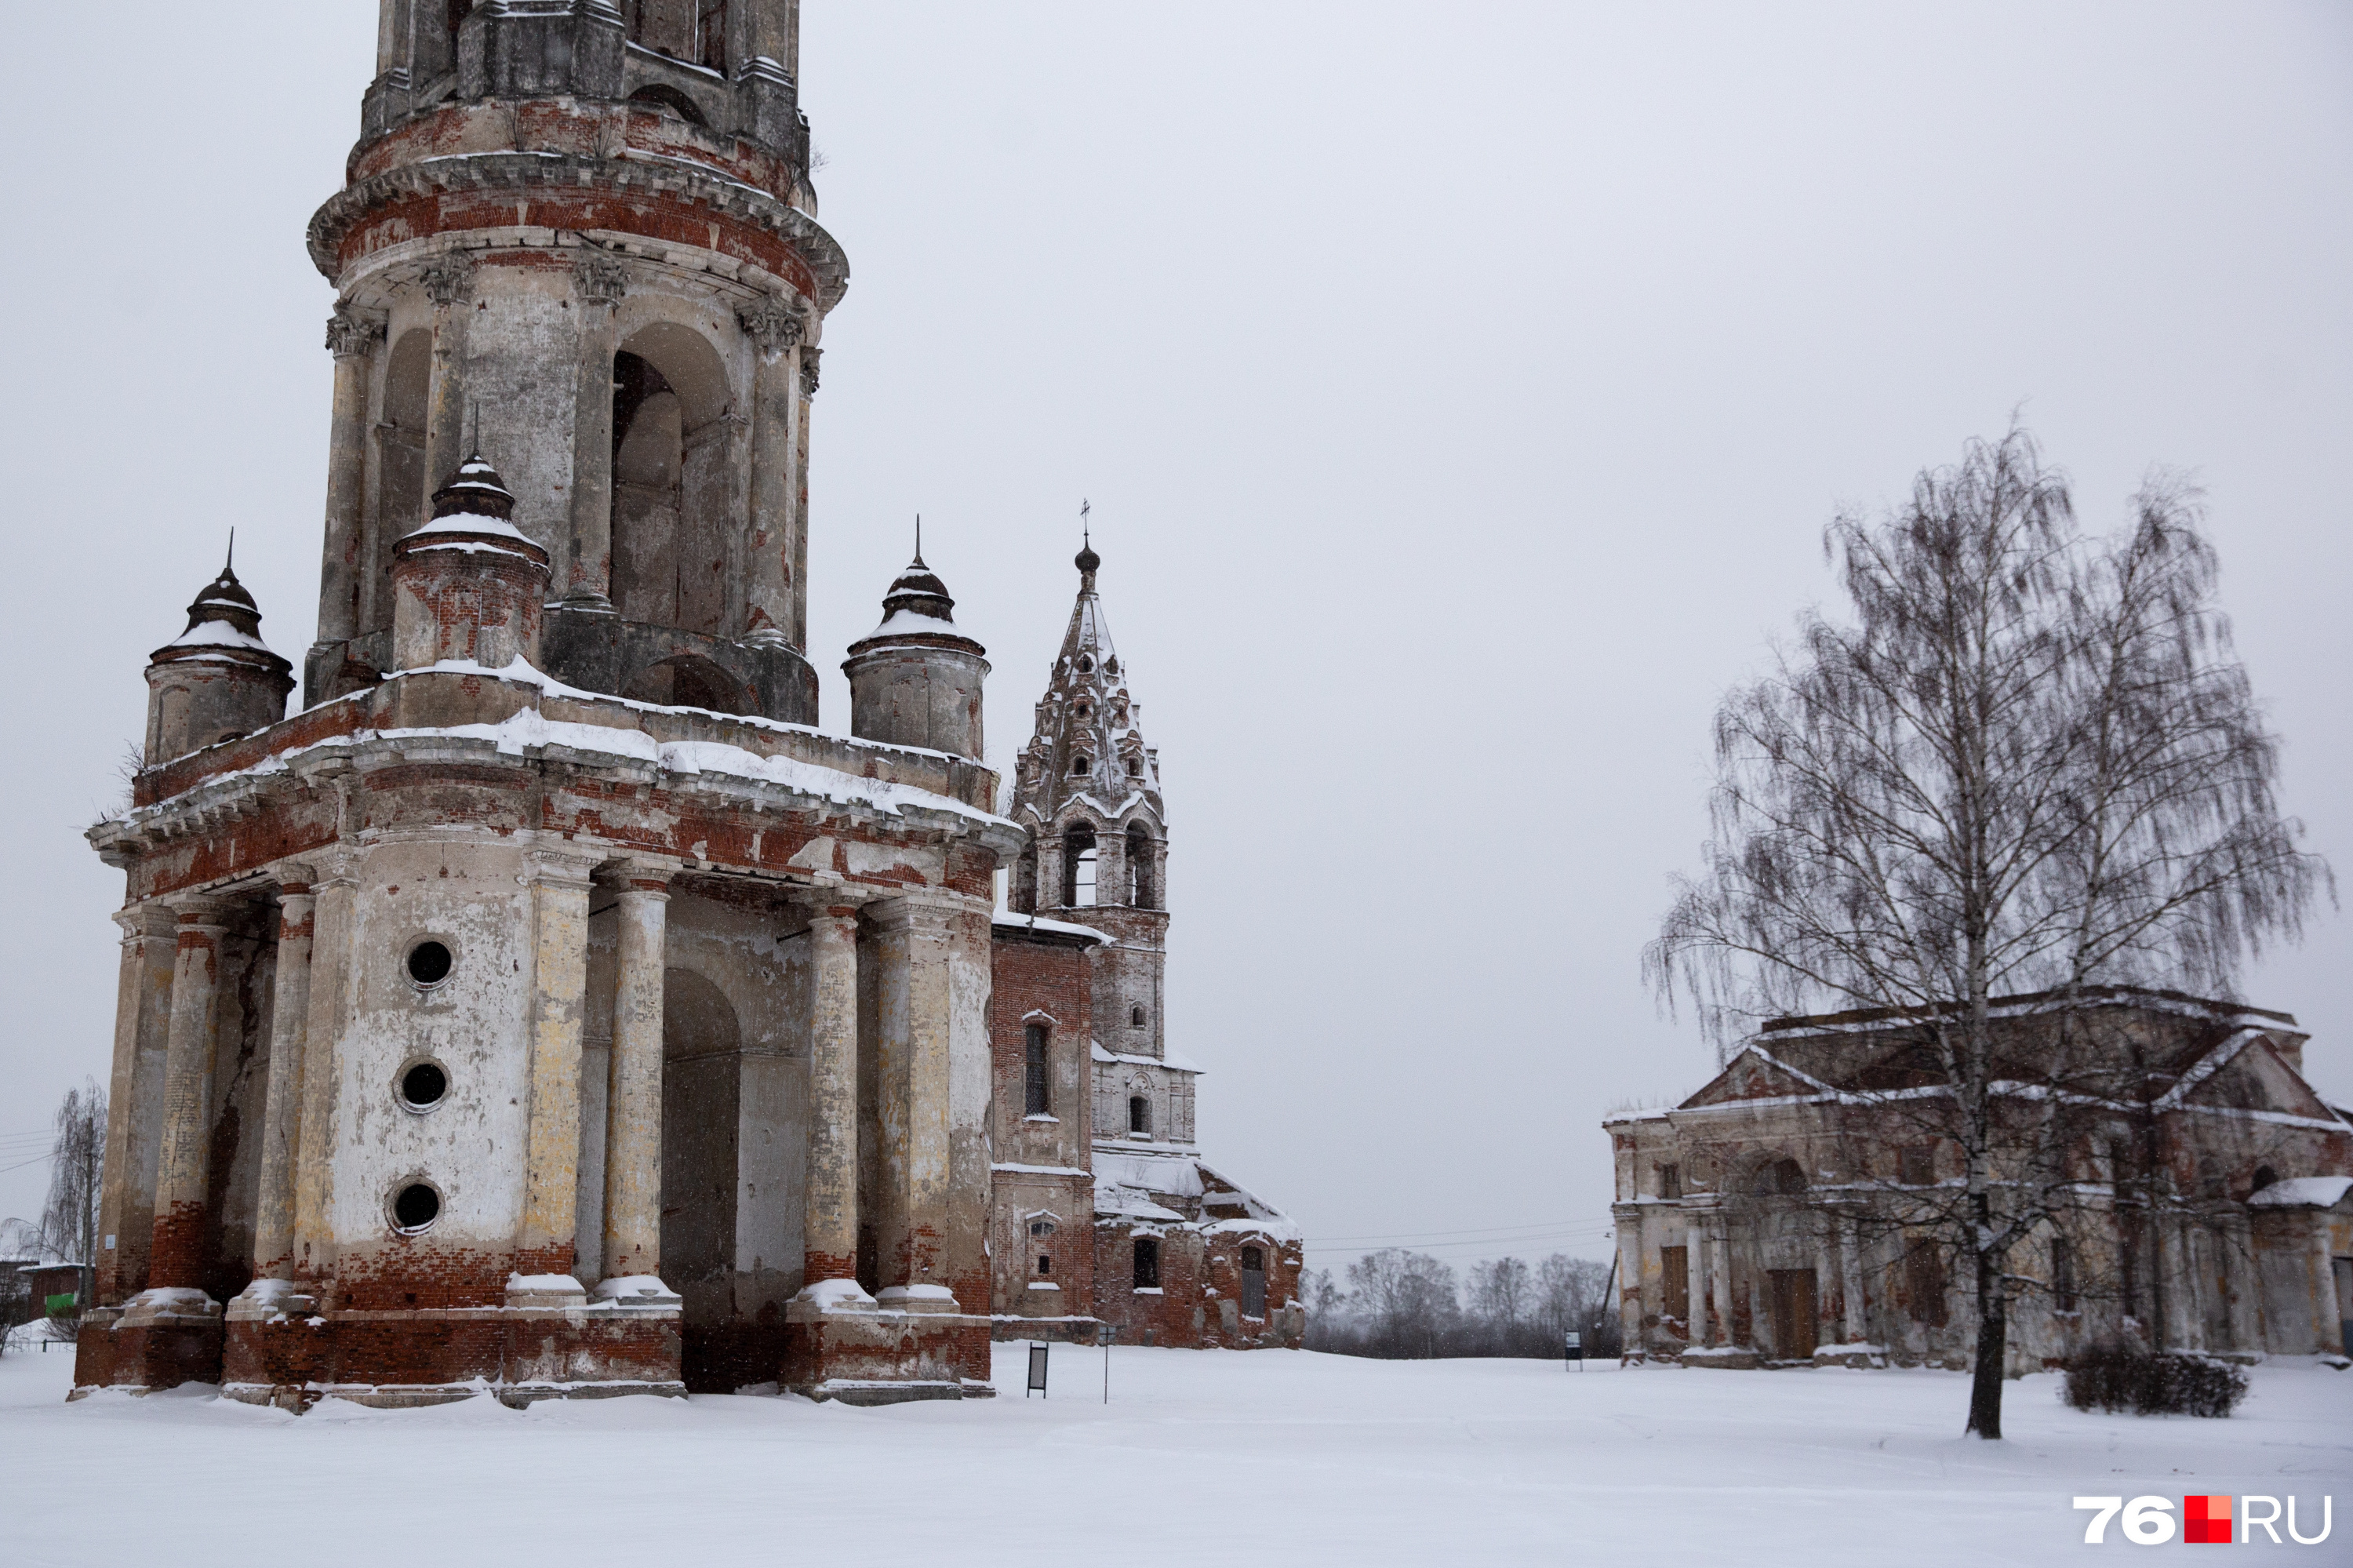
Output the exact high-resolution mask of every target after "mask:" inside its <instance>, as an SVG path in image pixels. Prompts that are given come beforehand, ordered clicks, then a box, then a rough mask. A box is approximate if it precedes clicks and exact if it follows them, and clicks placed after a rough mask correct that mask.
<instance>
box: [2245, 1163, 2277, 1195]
mask: <svg viewBox="0 0 2353 1568" xmlns="http://www.w3.org/2000/svg"><path fill="white" fill-rule="evenodd" d="M2278 1180H2279V1172H2278V1171H2274V1170H2273V1169H2272V1168H2271V1167H2270V1166H2268V1165H2258V1166H2256V1167H2255V1181H2254V1185H2253V1186H2252V1187H2250V1188H2249V1189H2248V1191H2249V1192H2262V1191H2263V1189H2264V1188H2266V1187H2268V1186H2270V1185H2271V1184H2272V1183H2273V1182H2274V1181H2278Z"/></svg>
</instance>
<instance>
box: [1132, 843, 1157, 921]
mask: <svg viewBox="0 0 2353 1568" xmlns="http://www.w3.org/2000/svg"><path fill="white" fill-rule="evenodd" d="M1152 873H1153V863H1152V835H1151V833H1149V832H1146V831H1145V826H1144V824H1143V823H1142V822H1133V823H1130V824H1129V825H1128V830H1127V881H1128V897H1127V901H1128V902H1129V903H1130V904H1133V905H1134V906H1136V907H1137V908H1138V909H1157V908H1159V907H1160V889H1159V887H1158V886H1157V885H1155V878H1154V876H1153V874H1152Z"/></svg>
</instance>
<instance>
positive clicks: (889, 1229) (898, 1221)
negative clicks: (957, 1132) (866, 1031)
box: [874, 898, 955, 1311]
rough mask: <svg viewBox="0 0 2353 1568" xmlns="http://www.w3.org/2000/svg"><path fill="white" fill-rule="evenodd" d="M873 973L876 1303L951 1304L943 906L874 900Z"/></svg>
mask: <svg viewBox="0 0 2353 1568" xmlns="http://www.w3.org/2000/svg"><path fill="white" fill-rule="evenodd" d="M874 915H875V924H876V927H877V929H878V932H879V938H880V939H879V940H878V942H877V947H878V948H879V949H880V954H881V965H882V974H881V1029H880V1030H879V1031H878V1033H879V1034H880V1036H881V1058H880V1061H879V1063H878V1066H879V1069H880V1071H879V1073H878V1077H879V1079H880V1082H881V1096H880V1098H881V1107H880V1109H881V1124H882V1125H881V1210H882V1212H881V1213H880V1214H878V1215H877V1216H876V1227H875V1228H876V1231H877V1233H878V1235H879V1241H880V1251H881V1264H882V1280H883V1286H884V1288H883V1291H882V1297H881V1299H882V1300H883V1301H884V1303H885V1304H886V1305H903V1306H905V1307H907V1308H909V1309H911V1310H917V1311H923V1310H936V1311H954V1310H955V1294H954V1292H953V1291H951V1290H950V1289H949V1288H948V1287H947V1286H946V1284H945V1282H944V1270H943V1265H944V1261H945V1258H944V1247H943V1243H944V1231H945V1227H946V1219H947V1197H948V1193H947V1186H948V1120H949V1118H948V1094H949V1078H948V1074H949V1061H948V1033H949V1019H948V1009H949V977H948V962H947V960H948V925H949V922H950V920H951V919H952V918H953V912H952V911H950V910H948V909H945V908H942V907H940V906H935V905H932V904H928V903H919V902H917V901H916V900H914V899H912V898H895V899H892V900H890V901H888V902H887V903H883V904H880V905H877V906H875V907H874Z"/></svg>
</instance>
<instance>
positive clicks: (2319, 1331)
mask: <svg viewBox="0 0 2353 1568" xmlns="http://www.w3.org/2000/svg"><path fill="white" fill-rule="evenodd" d="M2312 1269H2313V1281H2312V1305H2313V1310H2314V1311H2315V1312H2316V1313H2317V1314H2318V1315H2319V1320H2318V1321H2317V1322H2316V1323H2314V1324H2313V1326H2312V1338H2313V1347H2312V1348H2313V1349H2314V1350H2316V1351H2320V1352H2321V1353H2322V1354H2324V1355H2325V1354H2327V1353H2329V1352H2331V1351H2334V1352H2336V1353H2337V1354H2339V1355H2342V1354H2344V1353H2345V1308H2346V1305H2347V1304H2346V1303H2345V1302H2343V1301H2340V1300H2338V1299H2337V1258H2336V1254H2335V1250H2334V1249H2333V1248H2332V1247H2331V1246H2330V1245H2329V1224H2328V1211H2327V1210H2326V1209H2315V1210H2313V1211H2312Z"/></svg>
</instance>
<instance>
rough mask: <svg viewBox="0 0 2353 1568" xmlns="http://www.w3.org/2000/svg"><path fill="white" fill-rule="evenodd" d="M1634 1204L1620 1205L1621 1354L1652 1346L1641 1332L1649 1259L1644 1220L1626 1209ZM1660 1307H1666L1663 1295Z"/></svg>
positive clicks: (1619, 1288)
mask: <svg viewBox="0 0 2353 1568" xmlns="http://www.w3.org/2000/svg"><path fill="white" fill-rule="evenodd" d="M1631 1207H1632V1205H1631V1204H1627V1203H1620V1204H1619V1205H1617V1208H1618V1342H1619V1345H1620V1347H1621V1349H1620V1355H1621V1357H1623V1356H1638V1355H1641V1354H1642V1353H1643V1352H1644V1351H1648V1350H1649V1349H1650V1348H1651V1347H1650V1345H1649V1343H1648V1342H1647V1341H1646V1340H1644V1338H1643V1335H1642V1272H1643V1268H1644V1266H1645V1264H1646V1263H1647V1259H1646V1258H1645V1257H1644V1255H1643V1252H1642V1222H1641V1217H1640V1215H1639V1214H1637V1213H1627V1210H1629V1209H1630V1208H1631ZM1659 1310H1660V1311H1662V1312H1664V1311H1665V1310H1666V1302H1665V1300H1664V1299H1663V1298H1662V1300H1661V1301H1660V1303H1659ZM1556 1348H1558V1347H1556Z"/></svg>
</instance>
